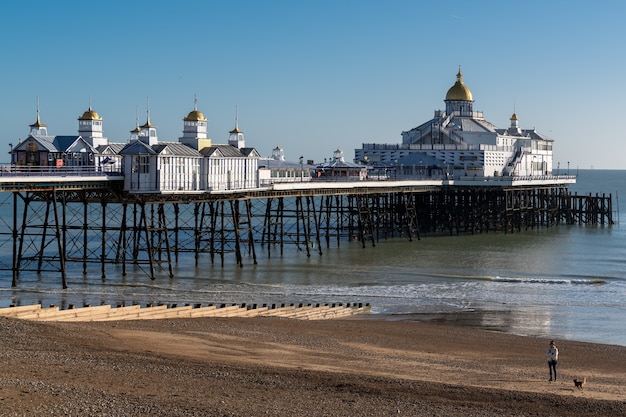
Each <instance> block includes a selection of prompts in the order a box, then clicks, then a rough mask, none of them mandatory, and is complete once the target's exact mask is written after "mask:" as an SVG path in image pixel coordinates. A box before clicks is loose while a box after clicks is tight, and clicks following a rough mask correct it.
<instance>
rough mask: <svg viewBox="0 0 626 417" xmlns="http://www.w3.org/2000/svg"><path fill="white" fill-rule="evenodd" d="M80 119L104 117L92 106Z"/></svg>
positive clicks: (100, 118) (99, 118)
mask: <svg viewBox="0 0 626 417" xmlns="http://www.w3.org/2000/svg"><path fill="white" fill-rule="evenodd" d="M78 120H102V117H100V115H99V114H98V113H97V112H96V111H94V110H92V108H91V107H90V108H89V110H87V111H86V112H85V113H83V115H82V116H80V117H79V118H78Z"/></svg>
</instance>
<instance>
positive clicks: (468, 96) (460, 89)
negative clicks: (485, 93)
mask: <svg viewBox="0 0 626 417" xmlns="http://www.w3.org/2000/svg"><path fill="white" fill-rule="evenodd" d="M447 100H464V101H472V100H473V98H472V92H471V91H470V90H469V88H467V87H466V86H465V84H463V74H462V73H461V68H459V72H458V74H457V75H456V82H455V83H454V85H453V86H452V87H450V89H449V90H448V93H447V94H446V101H447Z"/></svg>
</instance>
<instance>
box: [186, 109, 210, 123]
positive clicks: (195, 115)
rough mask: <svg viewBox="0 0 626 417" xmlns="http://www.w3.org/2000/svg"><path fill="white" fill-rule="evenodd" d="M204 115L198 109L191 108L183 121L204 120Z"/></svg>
mask: <svg viewBox="0 0 626 417" xmlns="http://www.w3.org/2000/svg"><path fill="white" fill-rule="evenodd" d="M206 120H207V119H206V117H204V114H202V112H201V111H199V110H192V111H190V112H189V114H188V115H187V117H185V121H187V122H206Z"/></svg>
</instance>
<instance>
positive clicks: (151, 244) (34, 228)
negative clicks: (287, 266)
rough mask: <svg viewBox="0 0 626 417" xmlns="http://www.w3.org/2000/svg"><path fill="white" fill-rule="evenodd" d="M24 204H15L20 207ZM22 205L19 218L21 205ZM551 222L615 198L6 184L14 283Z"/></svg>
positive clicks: (580, 220) (546, 190)
mask: <svg viewBox="0 0 626 417" xmlns="http://www.w3.org/2000/svg"><path fill="white" fill-rule="evenodd" d="M20 208H21V211H20ZM19 213H21V219H20V214H19ZM559 224H568V225H569V224H594V225H602V226H604V225H611V224H613V205H612V196H611V195H610V194H609V195H608V196H607V195H604V194H603V195H597V194H596V195H595V196H592V195H585V196H578V195H576V194H574V195H572V194H570V193H569V191H568V189H567V188H566V187H556V186H554V187H511V188H503V187H439V188H431V189H416V190H405V189H401V190H391V191H384V192H383V191H380V190H369V189H363V190H362V191H360V192H356V191H354V190H351V191H349V192H346V191H343V190H336V191H333V190H331V191H328V190H324V192H323V193H320V194H315V193H313V192H311V193H309V194H306V193H302V192H297V193H293V194H289V193H282V194H276V195H259V196H258V195H246V194H245V193H243V194H238V195H235V194H233V195H220V196H214V195H210V194H207V195H200V196H189V195H173V196H162V195H148V196H137V195H125V194H123V193H120V194H116V193H112V192H111V191H110V190H104V189H103V190H89V191H88V192H87V191H75V190H69V191H68V190H56V189H52V190H45V191H29V192H15V193H13V222H12V230H5V231H2V230H0V239H1V238H2V236H6V237H7V239H11V240H12V250H13V253H12V259H11V262H10V263H11V265H10V267H5V269H10V270H11V271H12V285H13V286H17V285H18V283H19V277H20V274H21V273H22V272H25V271H29V272H34V273H37V274H41V273H42V272H44V271H55V272H59V273H60V274H61V281H62V285H63V287H64V288H66V286H67V261H68V260H69V261H71V262H80V263H81V265H82V272H83V274H84V275H87V274H88V272H89V264H92V263H100V268H101V277H102V279H103V280H105V279H106V265H107V264H120V263H121V265H122V274H123V275H126V273H127V269H126V268H127V263H128V262H132V264H133V265H135V266H138V267H141V266H143V265H146V266H147V267H148V270H147V275H148V276H149V277H150V279H156V278H157V276H158V275H160V274H166V275H167V276H169V277H173V276H174V266H175V265H176V264H177V263H178V260H179V254H181V253H193V256H194V259H195V265H196V267H198V266H199V265H200V264H201V262H202V261H203V257H202V256H203V255H204V254H207V255H208V256H209V259H210V262H211V264H213V263H214V262H215V256H216V255H217V256H219V257H220V262H221V265H222V266H223V265H224V264H225V262H226V255H228V254H231V253H232V254H234V257H235V263H236V264H237V265H239V266H240V267H243V266H244V263H245V260H246V259H250V260H251V262H252V263H254V264H256V263H257V249H256V245H257V244H260V245H261V247H262V248H263V249H264V252H265V253H266V254H267V256H268V257H270V256H271V255H272V254H273V253H275V252H276V251H277V252H278V253H279V254H281V255H282V254H283V248H284V247H285V245H295V246H296V247H297V248H299V249H300V250H301V251H303V252H304V253H306V255H307V256H311V255H312V253H313V252H315V251H316V252H317V253H318V254H319V255H322V254H323V250H322V244H323V243H325V246H326V248H330V247H332V245H333V244H335V245H336V246H337V247H339V246H340V245H341V244H342V243H343V242H346V243H347V242H353V241H358V242H360V245H361V246H362V247H363V248H365V247H367V246H372V247H375V246H376V245H377V244H378V243H379V241H380V239H388V238H404V239H407V240H408V241H412V240H413V239H417V240H420V239H421V237H422V236H424V235H433V234H450V235H454V234H474V233H490V232H501V233H515V232H518V233H519V232H522V231H524V230H528V229H533V228H536V227H551V226H556V225H559Z"/></svg>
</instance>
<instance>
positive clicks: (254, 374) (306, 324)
mask: <svg viewBox="0 0 626 417" xmlns="http://www.w3.org/2000/svg"><path fill="white" fill-rule="evenodd" d="M548 342H549V340H545V339H537V338H532V337H521V336H512V335H507V334H504V333H500V332H494V331H486V330H477V329H472V328H467V327H456V326H450V325H440V324H433V323H423V322H409V321H390V320H383V319H376V318H373V317H372V316H368V317H367V318H350V319H338V320H321V321H304V320H293V319H281V318H198V319H173V320H143V321H120V322H90V323H54V322H46V323H38V322H29V321H24V320H16V319H10V318H0V344H1V349H0V352H1V356H2V366H1V367H0V415H1V416H36V415H81V416H82V415H108V416H133V415H163V416H220V417H221V416H260V415H272V416H390V415H394V416H397V415H409V416H421V415H428V416H499V415H506V416H531V415H533V416H536V415H550V416H572V415H586V416H621V415H624V416H626V388H625V382H626V347H622V346H611V345H598V344H591V343H582V342H573V341H565V340H556V342H557V346H558V347H559V350H560V361H559V368H558V369H559V378H558V380H557V381H556V382H552V383H550V382H548V367H547V363H546V360H545V356H544V353H545V350H546V349H547V346H548ZM583 377H586V378H587V384H586V385H584V389H583V390H579V389H575V388H574V383H573V381H572V380H573V379H574V378H583Z"/></svg>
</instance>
